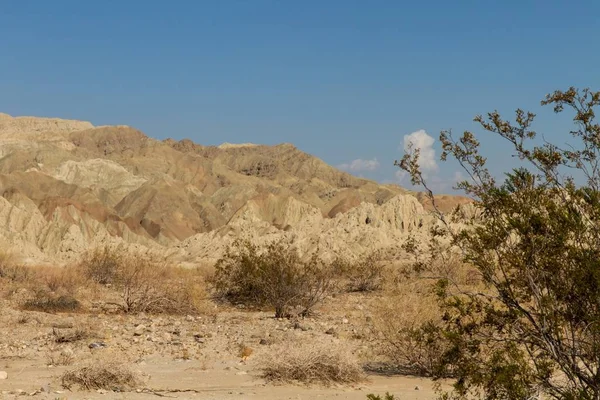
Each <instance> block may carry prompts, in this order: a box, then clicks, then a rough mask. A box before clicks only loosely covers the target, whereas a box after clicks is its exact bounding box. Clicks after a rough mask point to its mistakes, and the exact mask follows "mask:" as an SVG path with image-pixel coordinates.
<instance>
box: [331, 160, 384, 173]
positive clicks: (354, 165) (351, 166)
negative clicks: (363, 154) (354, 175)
mask: <svg viewBox="0 0 600 400" xmlns="http://www.w3.org/2000/svg"><path fill="white" fill-rule="evenodd" d="M380 165H381V164H379V161H377V158H374V159H372V160H363V159H362V158H357V159H356V160H353V161H351V162H349V163H344V164H341V165H338V168H339V169H341V170H344V171H350V172H362V171H375V170H376V169H377V168H379V166H380Z"/></svg>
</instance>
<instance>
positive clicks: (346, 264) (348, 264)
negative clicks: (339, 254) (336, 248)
mask: <svg viewBox="0 0 600 400" xmlns="http://www.w3.org/2000/svg"><path fill="white" fill-rule="evenodd" d="M333 267H334V269H335V270H336V271H338V272H339V276H341V277H342V278H343V279H344V280H345V282H343V283H342V285H343V287H344V289H345V290H347V291H349V292H373V291H376V290H379V289H381V287H382V285H383V281H384V272H385V265H384V264H383V262H382V261H381V256H380V255H379V254H378V253H376V252H373V253H369V254H367V255H364V256H362V257H360V258H359V259H358V260H352V261H350V260H345V259H342V258H338V259H336V260H335V261H334V262H333Z"/></svg>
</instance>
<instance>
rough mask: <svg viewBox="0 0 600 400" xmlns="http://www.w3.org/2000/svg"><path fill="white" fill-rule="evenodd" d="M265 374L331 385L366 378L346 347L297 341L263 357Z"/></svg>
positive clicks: (282, 379)
mask: <svg viewBox="0 0 600 400" xmlns="http://www.w3.org/2000/svg"><path fill="white" fill-rule="evenodd" d="M262 371H263V373H262V376H263V377H264V378H265V379H266V380H268V381H271V382H280V383H285V382H300V383H306V384H322V385H331V384H334V383H345V384H348V383H355V382H360V381H362V380H363V379H364V377H365V376H364V373H363V370H362V368H361V366H360V364H359V363H358V361H357V360H356V359H355V358H354V357H353V356H352V355H351V354H350V353H349V352H348V351H347V350H346V349H344V348H342V347H339V346H331V345H324V344H320V345H314V344H296V345H295V346H290V345H286V346H285V348H274V349H273V350H272V353H271V354H270V355H268V356H267V357H266V358H265V359H264V360H263V367H262Z"/></svg>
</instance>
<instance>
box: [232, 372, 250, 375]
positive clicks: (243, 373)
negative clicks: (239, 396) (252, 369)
mask: <svg viewBox="0 0 600 400" xmlns="http://www.w3.org/2000/svg"><path fill="white" fill-rule="evenodd" d="M235 374H236V375H248V373H247V372H246V371H238V372H236V373H235Z"/></svg>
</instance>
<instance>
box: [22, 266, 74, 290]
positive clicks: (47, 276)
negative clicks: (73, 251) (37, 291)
mask: <svg viewBox="0 0 600 400" xmlns="http://www.w3.org/2000/svg"><path fill="white" fill-rule="evenodd" d="M33 273H34V279H33V281H34V282H35V283H36V284H38V285H39V284H42V285H44V286H45V287H46V288H48V290H49V291H51V292H54V293H61V294H68V295H71V296H74V295H75V293H76V292H77V289H78V288H79V287H80V286H82V285H83V284H84V283H85V279H84V277H82V276H81V274H80V271H79V270H78V269H77V268H72V267H38V268H35V269H34V272H33Z"/></svg>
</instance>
